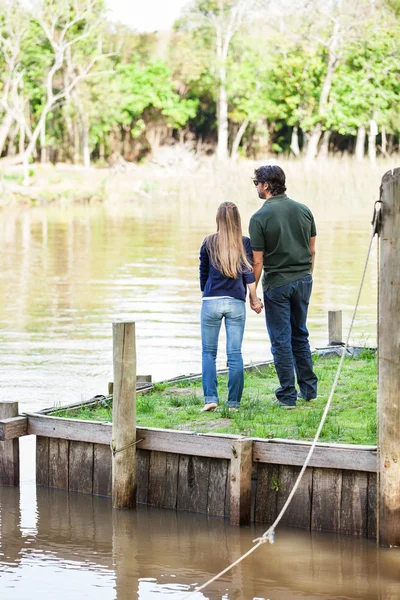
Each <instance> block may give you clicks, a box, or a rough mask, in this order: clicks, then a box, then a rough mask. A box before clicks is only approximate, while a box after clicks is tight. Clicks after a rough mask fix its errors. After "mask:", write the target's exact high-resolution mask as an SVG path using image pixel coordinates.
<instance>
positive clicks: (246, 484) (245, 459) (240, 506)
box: [230, 440, 253, 525]
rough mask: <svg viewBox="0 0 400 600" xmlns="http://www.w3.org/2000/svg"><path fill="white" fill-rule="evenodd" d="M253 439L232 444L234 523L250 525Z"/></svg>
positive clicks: (232, 512) (232, 522) (232, 504)
mask: <svg viewBox="0 0 400 600" xmlns="http://www.w3.org/2000/svg"><path fill="white" fill-rule="evenodd" d="M252 446H253V442H252V440H237V441H235V442H233V444H232V458H231V510H230V521H231V524H232V525H248V524H249V523H250V520H251V474H252V454H253V447H252Z"/></svg>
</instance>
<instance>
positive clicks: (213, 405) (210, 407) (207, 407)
mask: <svg viewBox="0 0 400 600" xmlns="http://www.w3.org/2000/svg"><path fill="white" fill-rule="evenodd" d="M217 406H218V404H217V403H216V402H209V403H208V404H205V405H204V406H203V408H202V409H201V412H207V411H208V410H215V409H216V408H217Z"/></svg>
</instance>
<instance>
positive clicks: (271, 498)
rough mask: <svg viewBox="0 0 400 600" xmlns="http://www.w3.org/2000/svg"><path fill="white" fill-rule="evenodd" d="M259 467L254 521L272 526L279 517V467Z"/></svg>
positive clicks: (260, 465) (261, 465)
mask: <svg viewBox="0 0 400 600" xmlns="http://www.w3.org/2000/svg"><path fill="white" fill-rule="evenodd" d="M257 467H258V468H257V487H256V507H255V515H254V520H255V521H257V522H260V523H266V524H267V525H272V523H273V522H274V520H275V519H276V515H277V506H278V482H279V467H278V466H277V465H267V464H261V463H260V464H258V465H257Z"/></svg>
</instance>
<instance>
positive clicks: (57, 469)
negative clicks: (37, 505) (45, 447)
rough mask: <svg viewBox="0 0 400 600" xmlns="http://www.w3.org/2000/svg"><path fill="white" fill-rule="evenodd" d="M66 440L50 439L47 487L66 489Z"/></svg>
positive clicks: (67, 443) (67, 444)
mask: <svg viewBox="0 0 400 600" xmlns="http://www.w3.org/2000/svg"><path fill="white" fill-rule="evenodd" d="M68 446H69V442H68V440H59V439H52V438H50V441H49V486H50V487H55V488H61V489H63V490H67V489H68V458H69V457H68V454H69V453H68Z"/></svg>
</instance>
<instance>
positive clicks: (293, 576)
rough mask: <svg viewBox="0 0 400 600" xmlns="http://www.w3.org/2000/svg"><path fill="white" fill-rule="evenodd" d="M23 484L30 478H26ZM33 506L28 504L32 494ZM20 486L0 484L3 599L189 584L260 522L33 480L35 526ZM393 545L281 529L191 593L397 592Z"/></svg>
mask: <svg viewBox="0 0 400 600" xmlns="http://www.w3.org/2000/svg"><path fill="white" fill-rule="evenodd" d="M29 485H30V484H29ZM30 506H33V505H32V504H31V503H30ZM21 508H23V507H22V506H20V493H19V490H17V489H14V488H4V487H3V488H0V523H1V525H0V591H1V592H2V597H4V598H6V599H7V600H17V599H18V600H20V599H22V598H31V599H32V600H36V599H39V598H43V597H54V594H55V590H57V592H56V595H57V598H58V599H59V600H64V599H71V598H91V599H92V598H96V599H98V598H100V599H103V598H104V599H107V600H111V599H117V600H131V599H132V598H136V597H137V598H139V599H140V600H149V599H152V598H154V599H155V598H159V597H164V596H165V597H166V596H168V597H172V598H176V599H177V600H178V599H179V598H183V597H184V596H185V595H186V594H187V591H188V590H192V589H194V587H195V586H196V585H199V584H200V583H203V582H204V581H205V580H207V579H208V578H210V577H211V576H212V575H214V574H215V573H216V572H217V571H219V570H222V569H223V568H224V567H225V566H226V565H227V564H228V563H230V562H232V561H233V560H235V559H236V558H237V557H238V556H239V555H240V554H242V553H244V552H245V551H246V550H247V549H248V548H249V547H250V546H251V544H252V539H253V538H254V537H255V536H256V535H259V534H260V533H261V531H262V527H260V526H256V527H252V528H242V529H238V528H233V527H231V526H230V525H229V523H228V522H227V521H226V520H224V519H218V518H208V517H207V516H205V515H197V514H191V513H176V512H174V511H168V510H161V509H155V508H151V507H144V506H141V507H139V508H138V510H137V511H136V512H134V511H133V512H129V511H113V510H112V508H111V503H110V501H109V500H108V499H104V498H95V497H91V496H86V495H83V494H72V493H70V494H68V493H66V492H63V491H59V490H52V489H45V488H38V489H37V497H36V503H35V509H33V512H32V516H33V517H34V519H35V521H36V524H35V527H30V528H29V529H26V528H24V527H22V526H21V516H20V514H21ZM399 585H400V551H398V550H382V549H381V550H377V549H376V547H375V545H374V544H373V543H371V542H368V541H366V540H361V539H356V538H351V537H345V536H337V535H326V534H310V533H309V532H304V531H301V530H295V529H292V530H289V529H281V530H280V531H279V532H278V536H277V542H276V543H275V545H273V546H271V545H269V544H268V545H265V546H264V547H262V548H260V549H259V550H257V551H256V552H255V553H254V554H253V555H251V557H249V558H248V559H246V561H245V562H244V563H241V564H240V565H239V566H238V567H236V568H235V569H234V570H232V571H231V572H230V573H228V574H226V575H225V576H224V577H223V578H222V579H221V580H220V581H218V582H215V583H214V584H213V585H212V586H211V587H210V588H209V589H208V590H207V591H205V592H204V595H203V594H201V593H197V594H195V595H193V598H194V599H196V598H197V600H199V599H200V598H210V599H215V600H216V599H222V598H224V599H226V600H233V599H243V600H247V599H259V600H261V599H263V600H266V599H267V598H268V599H270V600H292V599H297V598H316V599H320V600H330V599H333V598H346V599H348V600H352V599H354V600H377V599H379V600H395V599H396V600H397V599H398V597H399V594H398V590H399Z"/></svg>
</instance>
